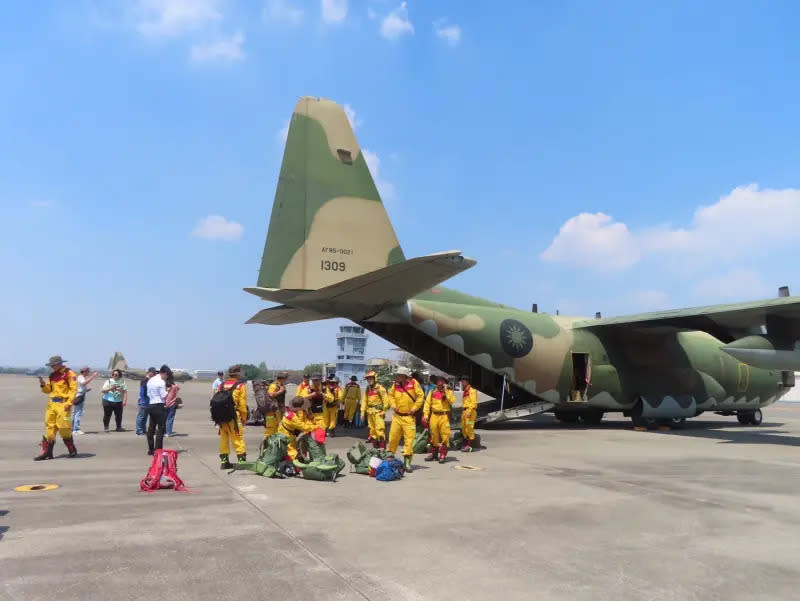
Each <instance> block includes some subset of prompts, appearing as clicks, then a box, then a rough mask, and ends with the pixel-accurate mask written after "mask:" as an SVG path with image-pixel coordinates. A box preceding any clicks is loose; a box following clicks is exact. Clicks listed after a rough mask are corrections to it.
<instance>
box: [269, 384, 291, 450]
mask: <svg viewBox="0 0 800 601" xmlns="http://www.w3.org/2000/svg"><path fill="white" fill-rule="evenodd" d="M288 377H289V374H288V373H287V372H285V371H279V372H278V374H277V375H276V376H275V381H274V382H272V383H271V384H270V385H269V388H268V389H267V396H268V397H269V398H270V400H271V404H272V405H273V406H275V407H277V410H275V411H267V412H266V413H265V414H264V438H269V437H270V436H272V435H273V434H275V433H276V432H277V431H278V425H279V424H280V422H281V418H282V417H283V414H284V413H286V378H288Z"/></svg>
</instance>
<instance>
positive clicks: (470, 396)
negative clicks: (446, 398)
mask: <svg viewBox="0 0 800 601" xmlns="http://www.w3.org/2000/svg"><path fill="white" fill-rule="evenodd" d="M461 390H462V395H461V399H462V400H461V434H463V435H464V446H463V447H462V448H461V450H462V451H464V452H467V453H469V452H471V451H472V447H473V444H474V441H475V418H476V417H477V416H478V391H477V390H475V389H474V388H473V387H472V386H470V384H469V376H461Z"/></svg>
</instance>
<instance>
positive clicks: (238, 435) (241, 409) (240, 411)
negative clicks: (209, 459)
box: [219, 365, 247, 470]
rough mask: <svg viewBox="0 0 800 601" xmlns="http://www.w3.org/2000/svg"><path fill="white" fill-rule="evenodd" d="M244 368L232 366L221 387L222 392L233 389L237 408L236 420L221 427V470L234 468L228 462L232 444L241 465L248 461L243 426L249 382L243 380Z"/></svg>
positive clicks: (245, 417)
mask: <svg viewBox="0 0 800 601" xmlns="http://www.w3.org/2000/svg"><path fill="white" fill-rule="evenodd" d="M241 375H242V368H241V366H239V365H232V366H231V367H230V368H228V378H227V379H226V380H225V381H224V382H223V383H222V385H221V386H220V390H231V389H233V405H234V407H235V408H236V419H232V420H231V421H229V422H228V423H227V424H221V425H220V427H219V461H220V466H219V468H220V469H222V470H227V469H230V468H232V467H233V466H232V465H231V462H230V461H229V460H228V451H229V450H230V444H231V443H232V444H233V449H234V451H236V458H237V459H238V460H239V462H240V463H241V462H242V461H247V448H246V446H245V444H244V428H243V426H242V424H244V423H245V422H246V421H247V382H243V381H242V379H241Z"/></svg>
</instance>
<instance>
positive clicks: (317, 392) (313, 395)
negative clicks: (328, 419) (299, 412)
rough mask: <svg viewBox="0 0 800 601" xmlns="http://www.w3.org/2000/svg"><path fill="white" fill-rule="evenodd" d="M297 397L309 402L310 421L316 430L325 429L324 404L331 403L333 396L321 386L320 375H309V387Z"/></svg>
mask: <svg viewBox="0 0 800 601" xmlns="http://www.w3.org/2000/svg"><path fill="white" fill-rule="evenodd" d="M297 396H300V397H303V398H305V399H308V400H310V401H311V409H310V412H311V419H312V420H313V421H314V423H315V424H317V427H318V428H322V429H323V430H324V429H325V414H324V413H323V411H324V407H325V405H326V403H332V402H333V395H332V394H331V393H330V392H328V391H327V390H325V388H323V386H322V374H320V373H316V374H311V385H310V386H309V387H308V388H305V389H304V390H303V392H302V393H301V392H299V389H298V393H297Z"/></svg>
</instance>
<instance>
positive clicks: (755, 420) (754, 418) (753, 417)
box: [750, 409, 764, 426]
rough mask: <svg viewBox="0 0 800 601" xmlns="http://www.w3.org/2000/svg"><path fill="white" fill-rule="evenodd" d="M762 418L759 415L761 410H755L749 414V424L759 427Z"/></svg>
mask: <svg viewBox="0 0 800 601" xmlns="http://www.w3.org/2000/svg"><path fill="white" fill-rule="evenodd" d="M763 418H764V416H763V415H762V414H761V409H756V410H755V411H753V413H751V414H750V424H751V425H753V426H760V425H761V420H762V419H763Z"/></svg>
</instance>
